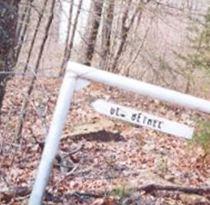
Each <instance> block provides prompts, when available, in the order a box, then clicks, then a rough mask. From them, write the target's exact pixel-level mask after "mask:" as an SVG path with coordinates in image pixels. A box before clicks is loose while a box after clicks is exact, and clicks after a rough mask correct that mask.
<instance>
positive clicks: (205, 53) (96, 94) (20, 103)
mask: <svg viewBox="0 0 210 205" xmlns="http://www.w3.org/2000/svg"><path fill="white" fill-rule="evenodd" d="M0 15H1V18H0V110H1V111H0V153H1V156H0V164H1V166H0V187H1V188H0V199H1V204H22V203H26V201H27V199H28V194H29V192H30V190H31V187H32V184H33V180H34V177H35V173H36V172H35V171H36V167H37V165H38V162H39V159H40V156H41V151H42V149H43V144H44V138H45V136H46V134H47V130H48V127H49V124H50V120H51V117H52V113H53V110H54V106H55V102H56V98H57V94H58V91H59V87H60V84H61V82H62V77H63V75H64V73H65V69H66V64H67V62H68V60H69V59H70V60H72V61H77V62H80V63H83V64H86V65H91V66H94V67H97V68H99V69H103V70H107V71H110V72H114V73H118V74H121V75H125V76H129V77H132V78H136V79H139V80H143V81H145V82H150V83H154V84H157V85H161V86H164V87H167V88H173V89H175V90H178V91H181V92H184V93H188V94H192V95H195V96H198V97H203V98H206V99H210V94H209V93H210V76H209V75H210V73H209V72H210V70H209V66H210V1H209V0H199V1H198V0H92V1H90V0H36V1H34V0H7V1H4V0H0ZM97 98H105V99H108V100H109V99H112V100H113V99H114V100H115V101H116V102H118V103H121V104H124V105H127V106H131V107H137V108H139V109H141V110H142V109H143V110H144V111H146V112H148V111H149V112H151V113H153V114H157V115H160V116H163V117H167V118H169V119H172V120H176V121H179V122H183V123H185V124H188V125H191V126H192V125H193V126H195V127H196V135H195V137H194V139H193V140H192V141H191V142H187V141H184V140H182V139H177V138H176V137H172V136H167V135H164V134H160V133H156V132H153V131H149V130H146V129H144V128H138V127H132V126H131V125H129V124H125V123H122V122H117V121H115V120H111V119H106V118H104V117H103V116H100V115H99V114H97V113H95V112H94V111H93V110H92V109H91V108H90V106H89V104H90V103H89V102H92V101H93V100H94V99H97ZM131 99H132V100H131ZM71 113H72V114H71V116H69V119H68V121H67V125H66V128H65V131H64V134H63V136H62V143H61V151H60V152H59V154H58V156H57V161H56V162H55V167H54V169H53V175H52V179H51V182H50V185H49V187H48V190H47V194H46V197H45V202H46V203H47V204H48V203H49V204H50V203H55V204H59V203H60V204H77V203H78V204H95V205H96V204H105V205H107V204H202V203H203V204H210V202H209V201H210V192H209V189H208V188H206V187H209V186H210V181H209V179H210V167H209V164H210V159H209V158H210V157H209V155H210V154H209V153H210V138H209V136H210V129H209V124H210V123H209V116H208V115H205V114H201V113H195V112H194V111H192V110H186V109H183V108H180V107H176V106H174V105H168V104H163V103H162V102H160V101H157V100H151V99H147V98H143V97H138V96H136V95H134V94H130V93H127V92H123V91H120V90H117V89H115V88H111V87H108V86H103V85H100V84H96V83H92V84H91V85H90V86H89V87H88V88H86V89H85V90H84V91H80V92H78V93H76V94H75V96H74V103H73V106H72V109H71ZM87 130H88V132H87ZM102 176H103V177H104V178H103V177H102ZM101 177H102V178H101ZM122 178H123V179H122ZM135 179H137V180H136V182H135V183H134V181H135ZM151 183H154V184H158V185H161V186H163V187H158V186H156V187H152V188H151V187H149V188H148V187H147V188H145V187H144V186H145V185H147V184H151ZM172 185H173V186H174V187H175V188H174V187H173V188H172V190H171V189H170V186H172ZM182 185H183V186H185V188H186V187H188V188H189V187H193V188H192V189H188V188H187V189H184V191H183V189H182V187H180V186H182ZM134 188H135V189H134ZM161 189H163V190H164V191H160V190H161ZM167 189H169V192H168V191H167ZM131 190H132V191H131ZM134 190H135V191H134ZM171 191H172V192H171ZM182 192H183V193H182ZM189 193H190V194H189ZM188 194H189V195H188ZM129 200H130V201H129Z"/></svg>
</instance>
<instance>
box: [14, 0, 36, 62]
mask: <svg viewBox="0 0 210 205" xmlns="http://www.w3.org/2000/svg"><path fill="white" fill-rule="evenodd" d="M32 3H33V0H28V1H27V4H26V6H25V9H24V13H23V14H22V16H21V18H20V21H21V23H20V25H19V28H18V31H17V36H18V47H17V52H16V60H18V57H19V54H20V51H21V48H22V45H23V42H24V38H25V34H26V32H27V29H28V25H29V23H30V17H31V7H32Z"/></svg>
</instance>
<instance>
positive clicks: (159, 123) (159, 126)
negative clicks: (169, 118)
mask: <svg viewBox="0 0 210 205" xmlns="http://www.w3.org/2000/svg"><path fill="white" fill-rule="evenodd" d="M162 123H163V122H162V121H159V122H158V128H159V129H162V127H161V125H162Z"/></svg>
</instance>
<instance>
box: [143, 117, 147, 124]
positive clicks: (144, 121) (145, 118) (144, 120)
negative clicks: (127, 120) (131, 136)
mask: <svg viewBox="0 0 210 205" xmlns="http://www.w3.org/2000/svg"><path fill="white" fill-rule="evenodd" d="M146 121H147V117H146V116H144V119H143V124H146Z"/></svg>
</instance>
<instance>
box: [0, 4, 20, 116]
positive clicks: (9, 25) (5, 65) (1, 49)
mask: <svg viewBox="0 0 210 205" xmlns="http://www.w3.org/2000/svg"><path fill="white" fill-rule="evenodd" d="M18 5H19V0H7V1H5V0H0V15H1V17H0V71H1V72H4V71H5V72H8V71H11V70H12V69H13V67H14V65H15V63H16V62H15V46H16V42H17V36H16V29H17V24H18ZM9 77H10V76H9V75H8V74H0V110H1V107H2V102H3V98H4V94H5V88H6V84H7V81H8V79H9ZM0 113H1V112H0Z"/></svg>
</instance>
